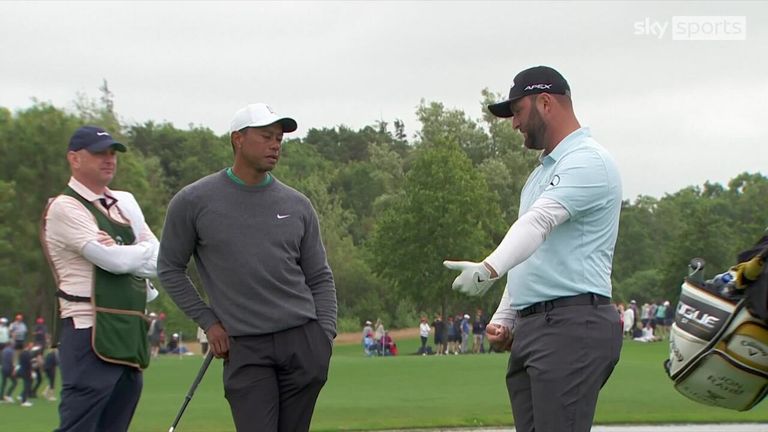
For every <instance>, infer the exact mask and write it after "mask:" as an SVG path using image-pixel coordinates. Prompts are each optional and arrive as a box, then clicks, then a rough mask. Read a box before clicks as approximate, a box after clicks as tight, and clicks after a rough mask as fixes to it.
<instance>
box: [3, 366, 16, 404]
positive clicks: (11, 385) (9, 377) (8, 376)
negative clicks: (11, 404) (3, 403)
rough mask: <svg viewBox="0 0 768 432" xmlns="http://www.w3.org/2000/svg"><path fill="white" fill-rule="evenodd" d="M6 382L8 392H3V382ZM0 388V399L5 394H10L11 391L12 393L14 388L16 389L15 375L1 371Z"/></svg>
mask: <svg viewBox="0 0 768 432" xmlns="http://www.w3.org/2000/svg"><path fill="white" fill-rule="evenodd" d="M6 383H8V384H9V386H8V393H6V392H5V384H6ZM0 390H2V393H0V399H2V398H3V397H5V396H11V393H13V391H14V390H16V377H15V376H13V373H12V372H6V371H3V381H2V384H0Z"/></svg>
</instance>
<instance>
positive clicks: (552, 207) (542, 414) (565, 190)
mask: <svg viewBox="0 0 768 432" xmlns="http://www.w3.org/2000/svg"><path fill="white" fill-rule="evenodd" d="M488 108H489V110H490V111H491V113H493V114H494V115H495V116H497V117H504V118H511V119H512V125H513V127H514V128H515V129H517V130H519V131H520V132H521V133H522V134H523V136H524V138H525V142H524V144H525V147H527V148H529V149H532V150H541V151H542V152H541V155H540V157H539V161H540V165H539V166H538V167H536V169H534V170H533V172H532V173H531V174H530V176H529V177H528V180H527V182H526V184H525V186H524V187H523V190H522V193H521V197H520V213H519V215H518V219H517V221H515V223H514V224H513V225H512V226H511V227H510V229H509V231H508V232H507V234H506V236H505V237H504V239H503V240H502V242H501V244H499V246H498V247H497V248H496V250H495V251H493V252H492V253H491V254H490V255H489V256H488V257H487V258H486V259H485V260H483V262H480V263H476V262H468V261H446V262H445V263H444V264H445V266H446V267H448V268H450V269H454V270H460V271H461V274H460V275H459V276H458V277H457V278H456V280H455V281H454V283H453V287H454V289H457V290H460V291H462V292H464V293H466V294H469V295H481V294H483V293H485V292H486V291H487V290H488V288H490V286H491V285H492V284H493V282H494V281H495V280H496V279H498V278H499V277H500V276H501V275H503V274H505V273H506V274H507V287H506V290H505V292H504V296H503V297H502V300H501V303H500V304H499V308H498V310H497V311H496V313H495V314H494V316H493V318H492V319H491V322H490V323H489V324H488V326H487V328H486V333H487V336H488V340H489V341H490V342H491V343H492V344H494V345H495V346H497V347H504V348H507V349H509V348H511V355H510V360H509V367H508V370H507V390H508V392H509V398H510V402H511V404H512V412H513V415H514V418H515V428H516V430H517V431H518V432H533V431H535V432H563V431H570V432H588V431H589V430H590V429H591V427H592V419H593V417H594V412H595V406H596V404H597V396H598V393H599V392H600V389H601V388H602V386H603V384H605V382H606V381H607V379H608V377H609V376H610V375H611V373H612V371H613V368H614V366H615V365H616V363H617V362H618V360H619V352H620V351H621V341H622V335H621V330H622V329H621V327H620V324H619V315H618V313H617V312H616V309H615V308H614V307H613V305H611V304H610V298H611V266H612V260H613V251H614V246H615V244H616V237H617V234H618V228H619V212H620V209H621V178H620V176H619V172H618V170H617V169H616V164H615V163H614V161H613V159H612V158H611V156H610V155H609V154H608V152H607V151H606V150H605V149H604V148H603V147H602V146H600V144H598V143H597V142H596V141H595V140H594V139H593V138H592V136H591V134H590V132H589V129H587V128H582V127H581V125H580V124H579V122H578V120H577V119H576V116H575V114H574V112H573V105H572V101H571V92H570V86H569V85H568V82H567V81H566V80H565V78H563V76H562V75H560V73H558V72H557V71H556V70H554V69H552V68H549V67H545V66H537V67H533V68H530V69H526V70H524V71H522V72H520V73H519V74H518V75H517V76H516V77H515V79H514V84H513V86H512V89H511V90H510V92H509V98H508V99H507V100H505V101H502V102H499V103H497V104H493V105H490V106H489V107H488ZM513 329H514V339H513V338H512V330H513Z"/></svg>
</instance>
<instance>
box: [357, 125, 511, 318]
mask: <svg viewBox="0 0 768 432" xmlns="http://www.w3.org/2000/svg"><path fill="white" fill-rule="evenodd" d="M438 139H440V140H443V141H437V142H431V143H429V145H424V146H423V148H422V149H421V150H419V151H418V152H417V156H416V158H415V160H414V162H413V166H412V169H411V170H410V172H408V174H407V175H406V179H405V184H404V193H403V195H401V196H400V197H399V199H398V200H397V201H396V202H395V203H394V205H393V206H392V207H390V208H389V209H388V210H386V211H384V213H383V214H382V215H381V216H380V217H379V219H378V220H377V224H376V227H375V228H374V233H373V235H372V238H371V240H370V242H369V244H367V249H368V250H369V251H370V256H371V266H372V268H373V269H374V271H376V272H377V273H378V274H380V275H382V276H383V277H385V278H387V279H389V280H392V281H394V282H395V284H396V289H397V290H398V292H399V293H400V294H401V295H402V296H404V297H406V298H408V299H411V300H412V301H413V302H414V304H415V306H416V308H417V310H431V309H432V308H434V307H435V306H436V305H437V306H439V307H440V309H441V311H442V312H443V314H444V313H445V310H446V308H447V307H448V306H449V302H451V301H454V302H455V301H456V300H458V299H459V295H458V294H456V293H455V292H453V291H452V290H451V281H452V280H453V278H454V277H455V276H456V275H455V274H451V272H449V271H448V270H446V269H445V268H443V266H442V264H441V263H442V261H443V260H444V259H457V258H461V259H482V258H483V257H484V256H485V254H487V253H489V252H490V249H491V248H492V247H493V246H494V244H493V241H492V238H493V236H494V234H495V233H497V232H498V231H499V230H500V229H503V228H502V226H501V223H500V222H501V215H500V211H499V208H498V203H497V201H496V197H495V196H494V194H492V193H491V192H490V191H489V189H488V186H487V184H486V183H485V181H484V180H483V178H482V177H481V176H480V175H478V173H477V172H476V171H475V170H473V169H472V163H471V161H470V160H469V158H467V156H466V155H465V154H464V152H463V151H461V150H460V149H459V146H458V143H457V142H456V141H453V140H450V136H447V135H442V136H439V137H438Z"/></svg>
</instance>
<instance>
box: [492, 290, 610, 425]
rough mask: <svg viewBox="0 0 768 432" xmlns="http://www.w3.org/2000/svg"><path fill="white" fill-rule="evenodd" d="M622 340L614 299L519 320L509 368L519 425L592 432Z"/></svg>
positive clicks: (512, 402)
mask: <svg viewBox="0 0 768 432" xmlns="http://www.w3.org/2000/svg"><path fill="white" fill-rule="evenodd" d="M621 342H622V328H621V325H620V321H619V314H618V313H617V312H616V309H615V308H614V307H613V306H612V305H610V304H608V305H602V306H593V305H585V306H567V307H560V308H555V309H552V310H550V311H549V312H542V313H537V314H533V315H529V316H526V317H524V318H520V319H518V321H517V326H516V329H515V339H514V341H513V342H512V353H511V354H510V358H509V367H508V369H507V390H508V392H509V398H510V402H511V404H512V414H513V415H514V418H515V430H516V431H518V432H534V431H535V432H589V430H590V429H591V428H592V420H593V418H594V415H595V406H596V405H597V396H598V393H599V392H600V389H601V388H602V386H603V384H605V382H606V381H607V380H608V377H609V376H610V375H611V373H612V372H613V368H614V366H615V365H616V363H617V362H618V360H619V353H620V351H621Z"/></svg>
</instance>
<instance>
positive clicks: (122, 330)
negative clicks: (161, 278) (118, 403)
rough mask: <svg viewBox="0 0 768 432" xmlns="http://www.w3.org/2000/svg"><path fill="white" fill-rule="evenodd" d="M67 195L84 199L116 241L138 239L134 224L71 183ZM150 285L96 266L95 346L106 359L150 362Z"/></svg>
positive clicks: (130, 363) (93, 300)
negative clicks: (117, 218)
mask: <svg viewBox="0 0 768 432" xmlns="http://www.w3.org/2000/svg"><path fill="white" fill-rule="evenodd" d="M63 195H67V196H71V197H73V198H75V199H77V200H78V201H80V203H82V204H83V205H84V206H85V208H86V209H88V211H90V212H91V214H92V215H93V217H94V218H95V219H96V223H97V225H98V226H99V229H100V230H102V231H104V232H106V233H108V234H109V235H110V236H111V237H112V238H113V239H114V240H115V243H117V244H128V245H130V244H133V243H134V241H135V239H136V236H135V234H134V233H133V230H132V229H131V226H130V225H128V224H124V223H121V222H117V221H115V220H113V219H111V218H110V217H109V216H107V215H105V214H104V213H103V212H101V211H99V210H98V209H97V208H96V207H95V206H94V205H93V204H92V203H91V202H89V201H88V200H86V199H85V198H83V197H82V196H80V195H79V194H78V193H77V192H75V191H74V190H73V189H72V188H70V187H67V188H66V189H65V190H64V192H63ZM146 289H147V288H146V281H145V280H144V279H143V278H139V277H136V276H133V275H131V274H114V273H110V272H108V271H106V270H103V269H101V268H99V267H98V266H95V265H94V266H93V288H92V290H91V293H92V294H91V304H92V305H93V307H94V321H95V323H94V326H93V333H92V337H91V346H92V347H93V351H94V352H95V353H96V355H97V356H99V357H100V358H101V359H102V360H104V361H107V362H111V363H119V364H123V365H128V366H134V367H137V368H141V369H146V368H147V366H149V343H148V341H147V330H148V328H149V323H148V320H147V318H146V316H145V311H146V307H147V296H146Z"/></svg>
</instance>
